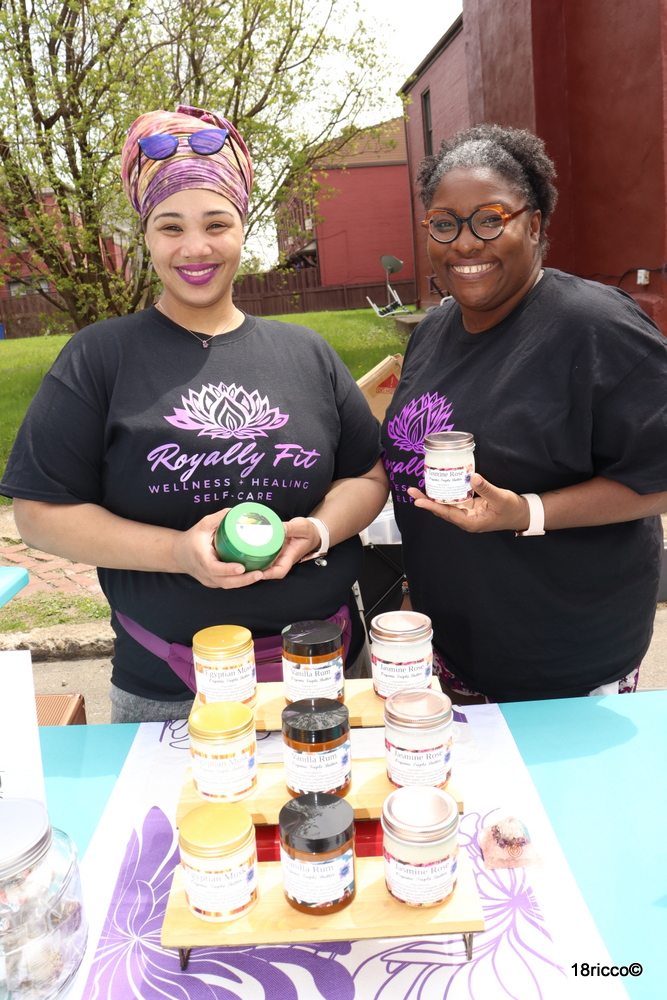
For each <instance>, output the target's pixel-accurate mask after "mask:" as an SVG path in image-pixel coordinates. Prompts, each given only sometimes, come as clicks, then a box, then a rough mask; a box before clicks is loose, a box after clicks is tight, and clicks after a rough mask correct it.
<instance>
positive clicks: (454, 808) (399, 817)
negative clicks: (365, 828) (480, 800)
mask: <svg viewBox="0 0 667 1000" xmlns="http://www.w3.org/2000/svg"><path fill="white" fill-rule="evenodd" d="M382 828H383V830H384V831H385V833H388V834H389V835H390V836H392V837H396V839H397V840H402V841H405V842H406V843H408V844H432V843H434V842H437V841H439V840H446V839H447V838H448V837H451V835H452V834H453V833H456V831H457V830H458V828H459V807H458V803H457V801H456V799H454V798H453V797H452V796H451V795H449V794H448V793H447V792H443V790H442V789H441V788H430V787H428V786H426V785H419V786H417V785H405V786H404V787H403V788H397V789H396V791H395V792H390V794H389V795H388V796H387V798H386V799H385V800H384V803H383V806H382Z"/></svg>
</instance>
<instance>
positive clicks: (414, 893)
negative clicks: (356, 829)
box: [384, 847, 459, 906]
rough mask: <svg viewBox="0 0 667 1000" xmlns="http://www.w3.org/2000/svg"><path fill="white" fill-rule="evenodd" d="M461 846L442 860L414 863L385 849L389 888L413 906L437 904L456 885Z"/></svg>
mask: <svg viewBox="0 0 667 1000" xmlns="http://www.w3.org/2000/svg"><path fill="white" fill-rule="evenodd" d="M458 855H459V849H458V847H457V848H456V850H455V851H454V853H453V854H448V855H447V856H446V857H444V858H442V860H441V861H429V862H426V864H422V865H420V864H413V863H412V862H409V861H399V860H398V858H395V857H394V856H393V855H392V854H390V853H389V851H387V850H385V852H384V877H385V881H386V883H387V889H388V890H389V892H390V893H391V894H392V896H394V897H395V898H396V899H398V900H400V902H401V903H410V905H411V906H435V905H436V904H437V903H442V902H443V901H444V900H445V899H447V897H448V896H449V895H450V894H451V893H452V892H453V890H454V886H455V885H456V867H457V859H458Z"/></svg>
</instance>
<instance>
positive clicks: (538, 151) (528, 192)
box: [417, 125, 558, 249]
mask: <svg viewBox="0 0 667 1000" xmlns="http://www.w3.org/2000/svg"><path fill="white" fill-rule="evenodd" d="M459 167H489V168H490V169H491V170H494V171H495V172H496V173H497V174H500V176H501V177H504V178H506V179H507V180H508V181H509V182H510V183H511V184H513V185H514V186H515V187H516V189H517V191H518V193H519V194H521V195H522V197H524V198H525V199H526V201H527V203H528V204H529V205H530V207H531V208H533V209H539V210H540V212H541V213H542V222H541V230H540V231H541V242H542V244H543V249H544V247H545V245H546V238H545V236H544V231H545V229H546V228H547V226H548V225H549V219H550V217H551V213H552V212H553V210H554V207H555V205H556V201H557V199H558V192H557V191H556V188H555V187H554V185H553V184H552V181H553V179H554V177H555V176H556V168H555V167H554V164H553V162H552V161H551V160H550V159H549V157H548V156H547V154H546V152H545V149H544V142H543V141H542V139H540V138H539V137H538V136H536V135H534V134H533V133H532V132H528V131H527V129H517V128H509V127H505V126H503V125H473V127H472V128H467V129H463V130H462V131H461V132H457V133H456V135H455V136H454V137H453V138H452V139H443V141H442V142H441V143H440V148H439V149H438V152H437V153H435V154H434V155H433V156H427V157H426V159H424V160H422V163H421V166H420V168H419V173H418V174H417V182H418V183H419V184H421V192H420V194H421V199H422V201H423V202H424V206H425V207H426V208H429V206H430V204H431V202H432V201H433V197H434V195H435V192H436V189H437V187H438V184H439V183H440V181H441V180H442V178H443V177H444V176H445V174H447V173H449V171H450V170H455V169H457V168H459Z"/></svg>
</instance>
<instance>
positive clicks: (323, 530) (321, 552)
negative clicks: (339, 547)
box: [301, 517, 329, 562]
mask: <svg viewBox="0 0 667 1000" xmlns="http://www.w3.org/2000/svg"><path fill="white" fill-rule="evenodd" d="M306 520H307V521H310V522H311V523H312V524H314V525H315V527H316V528H317V530H318V532H319V534H320V544H319V548H316V549H315V551H314V552H309V553H308V555H307V556H304V557H303V559H302V560H301V562H308V560H309V559H320V558H321V557H322V556H325V555H326V554H327V552H328V551H329V529H328V528H327V526H326V524H325V523H324V521H322V520H321V518H319V517H307V518H306Z"/></svg>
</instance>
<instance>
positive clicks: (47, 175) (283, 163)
mask: <svg viewBox="0 0 667 1000" xmlns="http://www.w3.org/2000/svg"><path fill="white" fill-rule="evenodd" d="M346 2H347V0H212V2H211V0H181V2H178V0H32V2H31V3H29V2H28V0H3V2H2V4H1V5H0V100H1V101H2V106H3V109H4V114H3V120H2V122H0V212H1V213H2V215H1V216H0V228H1V229H4V231H5V233H6V235H7V238H8V240H7V242H8V249H7V251H6V252H5V255H4V257H0V277H4V278H5V279H14V280H19V281H23V282H24V283H26V284H30V283H35V282H37V281H38V279H48V281H49V282H50V283H51V285H52V286H53V287H55V290H56V291H55V293H54V292H53V291H49V290H48V289H46V288H45V287H41V286H39V285H36V286H35V287H36V290H38V291H39V294H40V295H42V296H43V297H44V298H45V299H47V300H48V301H50V302H51V303H53V304H54V305H55V306H56V307H57V308H58V309H59V310H60V311H61V313H62V315H63V318H64V319H65V320H66V321H68V322H71V323H72V324H73V325H74V326H75V327H76V328H81V327H82V326H85V325H86V324H88V323H91V322H94V321H96V320H98V319H102V318H105V317H108V316H120V315H124V314H126V313H128V312H133V311H134V310H136V309H139V308H142V307H143V306H144V305H145V304H146V302H147V301H151V300H152V297H153V295H154V294H155V291H156V288H155V278H154V276H153V274H152V272H151V268H150V262H149V260H148V257H147V255H146V254H145V252H144V248H143V241H142V236H141V230H140V226H139V224H138V220H137V219H136V218H135V217H134V216H133V213H132V212H131V210H130V209H129V207H128V206H127V204H126V202H125V199H124V195H123V192H122V186H121V183H120V150H121V148H122V145H123V142H124V139H125V135H126V133H127V129H128V127H129V125H130V124H131V122H132V121H133V119H134V118H135V117H137V115H139V114H141V113H142V112H144V111H148V110H153V109H155V108H159V107H163V108H174V107H176V105H177V104H179V103H182V104H191V105H194V106H197V107H207V108H210V109H212V110H215V111H219V112H222V113H223V114H224V115H225V116H226V117H228V118H229V119H230V120H231V121H233V122H234V124H235V125H236V126H237V128H238V129H239V131H240V132H241V134H242V135H243V136H244V138H245V140H246V142H247V143H248V146H249V148H250V151H251V155H252V157H253V161H254V164H255V168H256V186H255V189H254V191H253V196H252V200H251V205H250V212H249V216H248V223H247V232H248V233H252V232H261V231H262V230H264V229H265V228H266V227H267V225H268V224H269V223H270V222H271V221H272V218H273V215H274V213H275V204H276V200H279V199H280V197H281V192H283V191H284V190H285V182H286V181H287V179H288V178H289V179H290V183H291V184H292V185H293V184H294V183H295V182H297V183H298V181H299V179H300V178H302V179H303V183H304V184H306V185H307V183H308V178H309V176H310V173H311V167H312V165H313V164H315V163H316V162H317V161H318V159H319V157H320V156H321V153H322V151H323V150H324V149H327V150H331V148H332V144H333V145H334V146H335V147H336V148H343V147H344V146H345V144H346V143H348V142H350V140H352V139H353V138H354V137H355V136H356V135H357V134H358V132H359V130H360V129H361V128H363V127H367V126H368V125H369V123H370V122H371V121H373V120H375V121H377V120H380V119H381V117H382V115H383V114H385V113H386V104H385V100H386V99H385V96H384V93H385V90H386V87H383V86H382V83H383V81H384V80H385V78H386V73H387V70H388V60H387V57H386V53H385V52H384V51H383V50H382V48H381V46H379V44H378V43H377V42H376V40H375V39H373V38H372V37H371V36H370V34H369V33H368V32H367V31H366V29H365V28H364V26H363V25H362V24H361V23H357V24H356V26H355V28H354V30H352V31H351V30H350V27H349V26H350V24H351V23H352V22H351V21H350V8H349V6H347V7H343V4H345V3H346ZM346 26H347V27H346ZM10 251H11V252H12V253H13V254H14V255H15V257H16V258H17V259H18V260H19V261H20V262H21V263H22V264H23V265H24V268H23V269H19V268H17V267H16V265H12V264H11V258H10V256H9V252H10ZM26 267H27V269H28V270H29V272H30V274H29V276H28V277H25V276H24V275H23V274H22V270H25V268H26ZM42 284H45V283H44V282H43V281H42Z"/></svg>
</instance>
